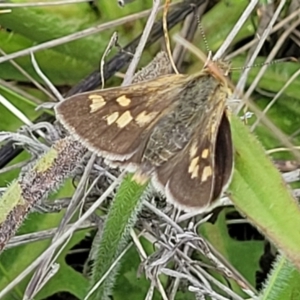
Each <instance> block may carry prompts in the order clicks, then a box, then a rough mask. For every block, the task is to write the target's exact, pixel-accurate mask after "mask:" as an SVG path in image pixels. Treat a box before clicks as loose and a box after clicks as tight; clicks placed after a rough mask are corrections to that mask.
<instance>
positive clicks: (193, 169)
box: [188, 156, 199, 179]
mask: <svg viewBox="0 0 300 300" xmlns="http://www.w3.org/2000/svg"><path fill="white" fill-rule="evenodd" d="M188 172H189V173H191V178H192V179H193V178H196V177H198V172H199V156H197V157H195V158H194V159H192V161H191V163H190V165H189V170H188Z"/></svg>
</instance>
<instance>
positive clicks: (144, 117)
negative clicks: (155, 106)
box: [135, 111, 158, 127]
mask: <svg viewBox="0 0 300 300" xmlns="http://www.w3.org/2000/svg"><path fill="white" fill-rule="evenodd" d="M157 115H158V111H153V112H150V113H149V114H147V112H146V111H142V112H141V113H139V114H138V115H137V117H136V118H135V121H136V123H137V124H138V126H140V127H142V126H145V125H147V124H149V123H150V122H151V121H152V120H153V119H154V118H155V117H156V116H157Z"/></svg>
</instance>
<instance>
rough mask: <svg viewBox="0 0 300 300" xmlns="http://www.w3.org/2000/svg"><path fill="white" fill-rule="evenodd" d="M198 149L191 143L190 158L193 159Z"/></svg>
mask: <svg viewBox="0 0 300 300" xmlns="http://www.w3.org/2000/svg"><path fill="white" fill-rule="evenodd" d="M197 150H198V147H197V144H196V143H193V144H192V146H191V149H190V158H192V157H194V156H195V155H196V153H197Z"/></svg>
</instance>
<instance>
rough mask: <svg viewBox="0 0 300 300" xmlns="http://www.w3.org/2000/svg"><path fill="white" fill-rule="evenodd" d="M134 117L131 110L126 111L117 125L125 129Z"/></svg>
mask: <svg viewBox="0 0 300 300" xmlns="http://www.w3.org/2000/svg"><path fill="white" fill-rule="evenodd" d="M132 119H133V117H132V115H131V113H130V111H129V110H127V111H125V112H124V113H123V114H122V115H121V116H120V117H119V118H118V120H117V122H116V123H117V124H118V127H119V128H124V127H125V126H126V125H128V124H129V123H130V122H131V121H132Z"/></svg>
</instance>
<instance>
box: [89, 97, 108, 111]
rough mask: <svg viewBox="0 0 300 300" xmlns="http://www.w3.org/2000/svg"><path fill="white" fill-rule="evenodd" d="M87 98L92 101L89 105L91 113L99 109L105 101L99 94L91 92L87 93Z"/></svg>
mask: <svg viewBox="0 0 300 300" xmlns="http://www.w3.org/2000/svg"><path fill="white" fill-rule="evenodd" d="M88 98H89V99H90V100H91V101H92V103H91V105H90V108H91V113H93V112H95V111H97V110H99V109H100V108H102V107H103V106H104V105H105V104H106V101H105V100H104V98H103V97H102V96H100V95H97V94H92V95H89V97H88Z"/></svg>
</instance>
